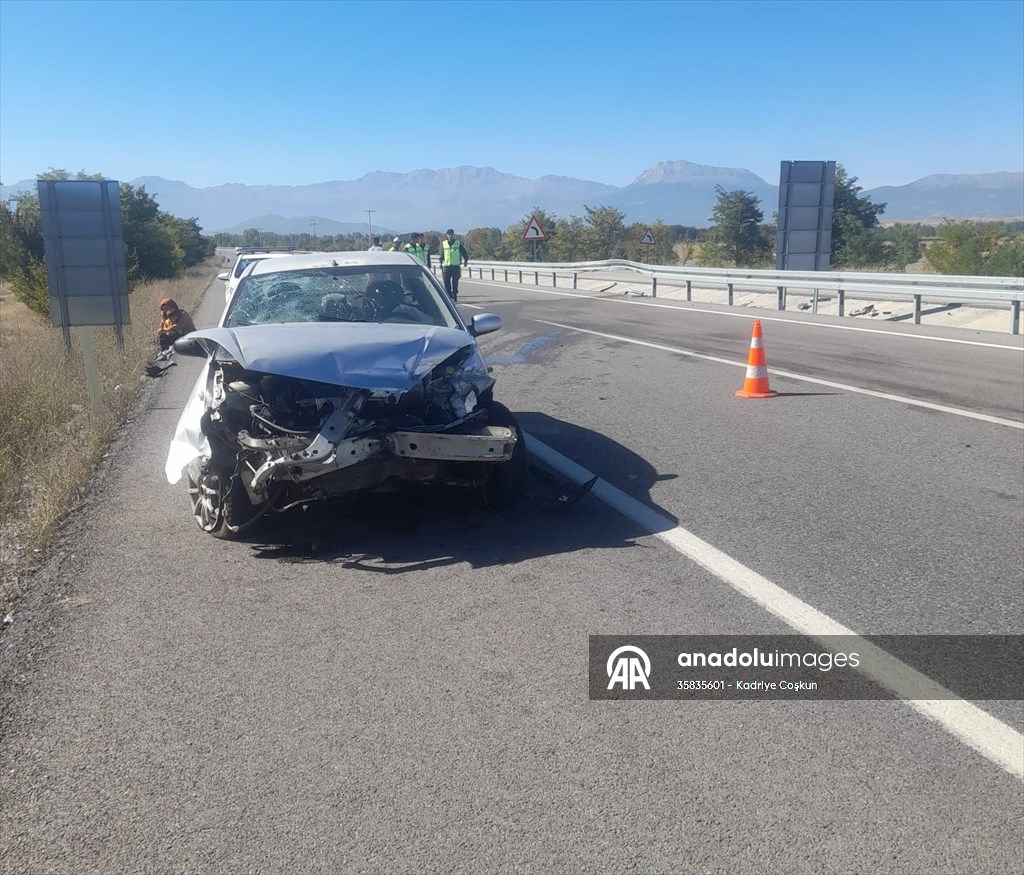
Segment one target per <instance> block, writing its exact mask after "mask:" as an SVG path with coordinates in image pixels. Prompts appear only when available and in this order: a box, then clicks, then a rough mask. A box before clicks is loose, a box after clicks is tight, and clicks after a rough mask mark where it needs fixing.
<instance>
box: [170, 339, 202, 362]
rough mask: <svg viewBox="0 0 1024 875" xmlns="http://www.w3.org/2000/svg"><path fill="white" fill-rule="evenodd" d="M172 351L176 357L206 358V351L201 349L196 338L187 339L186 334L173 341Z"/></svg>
mask: <svg viewBox="0 0 1024 875" xmlns="http://www.w3.org/2000/svg"><path fill="white" fill-rule="evenodd" d="M174 351H175V352H176V353H177V354H178V355H191V356H195V357H196V358H206V350H205V349H203V346H202V344H201V343H200V342H199V340H198V338H195V337H189V336H188V335H187V334H186V335H185V336H184V337H179V338H178V339H177V340H176V341H174Z"/></svg>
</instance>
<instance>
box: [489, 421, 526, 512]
mask: <svg viewBox="0 0 1024 875" xmlns="http://www.w3.org/2000/svg"><path fill="white" fill-rule="evenodd" d="M487 424H488V425H497V426H502V427H504V428H510V429H512V431H513V432H515V435H516V443H515V447H514V448H513V450H512V458H511V459H509V460H508V461H507V462H495V463H494V464H492V465H491V468H492V470H491V476H490V477H489V478H488V480H487V485H486V486H485V487H484V500H485V501H486V502H487V506H488V507H491V508H494V509H495V510H501V509H503V508H507V507H511V506H512V505H514V504H515V503H516V502H517V501H519V499H520V498H522V497H523V492H525V491H526V478H527V475H528V473H529V468H530V462H529V458H528V456H527V453H526V439H525V438H524V437H523V432H522V430H521V429H520V428H519V425H518V424H517V423H516V420H515V417H514V416H513V415H512V413H511V411H509V409H508V408H507V407H506V406H505V405H504V404H499V403H497V402H496V401H492V402H491V403H490V404H489V405H488V408H487Z"/></svg>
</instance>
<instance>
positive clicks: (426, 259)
mask: <svg viewBox="0 0 1024 875" xmlns="http://www.w3.org/2000/svg"><path fill="white" fill-rule="evenodd" d="M405 251H406V252H408V253H409V254H410V255H412V256H413V257H415V258H418V259H419V260H420V261H422V262H423V263H424V264H425V265H426V266H427V267H430V247H429V246H427V243H426V241H425V240H424V239H423V234H422V233H421V232H419V231H417V232H416V233H415V234H413V235H412V242H411V243H410V244H409V245H408V246H406V247H405Z"/></svg>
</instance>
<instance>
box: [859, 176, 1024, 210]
mask: <svg viewBox="0 0 1024 875" xmlns="http://www.w3.org/2000/svg"><path fill="white" fill-rule="evenodd" d="M866 194H870V195H871V200H872V201H873V202H874V203H876V204H879V203H882V204H885V205H886V207H885V214H884V218H885V220H886V221H887V222H888V221H892V220H894V219H936V220H941V219H944V218H949V219H1007V218H1021V217H1022V216H1024V173H978V174H974V175H964V174H961V175H955V174H947V173H942V174H935V175H934V176H926V177H924V179H919V180H917V181H916V182H911V183H910V184H909V185H897V186H892V185H886V186H882V187H881V188H873V189H871V191H869V192H866Z"/></svg>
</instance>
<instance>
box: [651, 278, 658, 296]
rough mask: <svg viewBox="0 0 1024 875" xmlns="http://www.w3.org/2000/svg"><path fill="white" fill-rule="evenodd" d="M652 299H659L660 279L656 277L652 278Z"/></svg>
mask: <svg viewBox="0 0 1024 875" xmlns="http://www.w3.org/2000/svg"><path fill="white" fill-rule="evenodd" d="M651 297H652V298H656V297H658V278H657V277H656V276H652V277H651Z"/></svg>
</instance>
